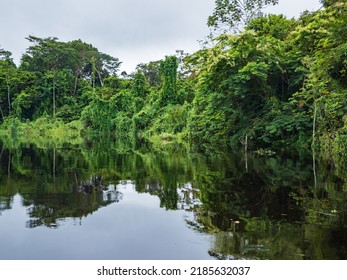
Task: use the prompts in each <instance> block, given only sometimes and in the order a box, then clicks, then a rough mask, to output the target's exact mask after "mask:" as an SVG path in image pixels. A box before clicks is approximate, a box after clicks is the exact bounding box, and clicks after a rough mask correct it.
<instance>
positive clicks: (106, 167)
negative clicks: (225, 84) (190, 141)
mask: <svg viewBox="0 0 347 280" xmlns="http://www.w3.org/2000/svg"><path fill="white" fill-rule="evenodd" d="M346 180H347V168H344V166H343V165H342V166H337V165H336V164H334V163H332V162H328V161H323V160H316V159H315V160H313V159H312V155H309V154H308V155H295V156H294V155H288V154H281V155H272V156H269V155H267V156H259V155H256V154H254V153H248V155H242V154H241V155H236V154H229V153H220V154H216V153H213V154H207V155H206V154H204V155H203V154H199V153H193V152H189V153H188V152H183V151H181V150H180V149H179V148H174V147H173V148H171V149H170V151H166V152H163V151H160V150H155V149H152V150H148V149H147V148H134V147H133V146H131V145H130V146H127V145H110V144H104V143H102V141H101V142H97V143H91V142H89V143H84V144H79V145H71V144H70V145H68V144H64V145H53V144H51V145H38V144H36V145H33V144H18V145H13V144H11V145H9V144H1V142H0V248H1V249H0V259H39V260H41V259H81V260H86V259H125V260H132V259H139V260H145V259H156V260H161V259H163V260H167V259H172V260H179V259H196V260H198V259H293V260H295V259H346V258H347V219H346V218H347V181H346Z"/></svg>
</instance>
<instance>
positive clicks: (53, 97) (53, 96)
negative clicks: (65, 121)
mask: <svg viewBox="0 0 347 280" xmlns="http://www.w3.org/2000/svg"><path fill="white" fill-rule="evenodd" d="M52 99H53V118H54V119H55V79H54V77H53V89H52Z"/></svg>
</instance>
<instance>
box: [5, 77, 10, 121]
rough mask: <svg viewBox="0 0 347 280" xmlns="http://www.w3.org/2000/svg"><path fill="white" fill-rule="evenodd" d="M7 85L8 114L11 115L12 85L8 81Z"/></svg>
mask: <svg viewBox="0 0 347 280" xmlns="http://www.w3.org/2000/svg"><path fill="white" fill-rule="evenodd" d="M6 84H7V103H8V114H9V115H10V114H11V85H10V83H9V81H8V79H6Z"/></svg>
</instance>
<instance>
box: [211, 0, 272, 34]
mask: <svg viewBox="0 0 347 280" xmlns="http://www.w3.org/2000/svg"><path fill="white" fill-rule="evenodd" d="M276 4H278V0H215V6H216V7H215V9H214V11H213V14H212V15H211V16H210V17H209V18H208V22H207V24H208V26H209V27H213V28H214V29H215V30H219V31H222V32H229V31H231V30H234V31H240V30H242V29H243V28H244V26H246V25H247V24H248V23H249V22H250V21H251V20H252V19H254V18H256V17H257V16H259V15H260V14H261V10H262V9H263V8H265V7H266V6H268V5H276Z"/></svg>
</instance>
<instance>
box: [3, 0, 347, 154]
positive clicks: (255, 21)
mask: <svg viewBox="0 0 347 280" xmlns="http://www.w3.org/2000/svg"><path fill="white" fill-rule="evenodd" d="M229 2H230V1H216V9H215V11H214V14H213V15H212V16H211V17H210V18H209V20H208V24H209V25H210V26H211V27H215V28H216V30H219V35H218V36H212V37H211V38H210V39H209V41H208V42H207V44H205V45H204V47H202V49H201V50H199V51H198V52H196V53H193V54H190V55H188V54H185V53H184V52H183V51H178V52H177V53H176V55H171V56H167V57H165V58H163V59H162V60H161V61H153V62H150V63H147V64H140V65H138V67H137V69H136V71H135V72H134V73H132V74H129V75H128V74H127V73H124V72H123V73H119V66H120V64H121V62H120V61H119V60H118V59H117V58H114V57H111V56H109V55H107V54H104V53H102V52H100V51H99V50H98V49H97V48H95V47H94V46H92V45H90V44H87V43H85V42H82V41H81V40H76V41H70V42H61V41H59V40H58V39H57V38H52V37H49V38H38V37H34V36H29V37H28V38H27V39H28V41H29V43H30V46H29V47H28V49H27V50H26V52H25V53H24V54H23V56H22V58H21V62H20V65H18V66H17V65H15V63H14V62H13V59H12V57H11V56H12V54H11V52H9V51H6V50H3V49H0V122H1V130H2V132H1V133H3V134H4V133H6V134H10V135H11V136H15V135H17V136H18V137H19V136H21V137H39V136H46V137H59V136H58V135H62V134H64V135H68V137H73V138H76V137H79V136H80V135H83V134H85V135H86V134H100V133H102V134H103V135H105V136H106V137H110V138H112V139H113V138H119V137H134V136H139V137H144V138H147V139H149V140H151V141H158V140H160V141H182V142H185V143H188V144H189V145H191V146H195V147H197V148H198V149H204V148H207V147H208V148H214V147H216V148H217V147H218V148H219V149H220V148H223V149H230V148H231V147H242V146H245V148H246V149H249V150H258V149H271V150H282V149H287V148H310V147H314V148H315V149H317V150H320V151H322V152H324V153H327V154H328V153H329V154H331V153H333V154H339V155H345V154H346V152H347V149H346V147H347V145H346V143H347V117H346V116H347V106H346V105H347V104H346V102H347V98H346V94H347V79H346V75H347V43H346V37H347V28H346V26H347V24H346V23H347V3H346V2H345V1H342V0H335V1H332V0H331V1H322V5H323V7H322V9H320V10H318V11H316V12H312V13H309V12H304V13H303V14H302V15H301V17H300V18H299V19H287V18H285V17H284V16H283V15H271V14H270V15H262V16H259V15H258V16H255V13H254V11H257V9H260V8H261V7H262V6H263V5H265V4H276V3H277V2H278V1H253V2H254V3H257V5H253V6H251V7H249V10H248V13H247V10H245V11H243V12H244V13H242V10H239V9H236V8H237V7H233V6H232V5H231V4H230V3H229ZM246 2H247V1H246ZM233 8H234V9H233ZM249 11H253V13H249ZM221 15H223V16H224V18H223V17H221ZM225 15H229V17H225ZM237 15H238V16H239V17H237ZM240 22H242V23H243V26H242V27H241V29H242V30H238V31H237V32H236V31H235V29H234V28H236V27H237V28H240V24H239V23H240ZM222 24H224V25H227V26H228V29H227V31H225V29H224V31H223V32H220V29H221V28H219V29H218V27H221V26H222ZM231 30H234V32H231Z"/></svg>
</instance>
